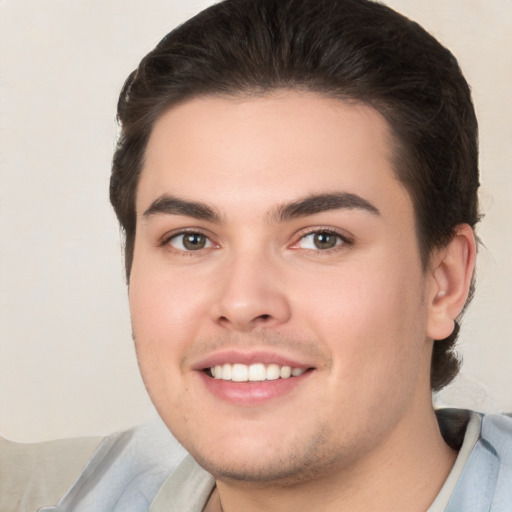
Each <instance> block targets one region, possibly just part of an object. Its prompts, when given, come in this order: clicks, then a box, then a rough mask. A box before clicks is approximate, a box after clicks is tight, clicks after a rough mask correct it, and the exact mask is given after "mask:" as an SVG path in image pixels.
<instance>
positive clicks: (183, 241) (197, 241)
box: [169, 233, 212, 251]
mask: <svg viewBox="0 0 512 512" xmlns="http://www.w3.org/2000/svg"><path fill="white" fill-rule="evenodd" d="M169 245H171V247H174V248H175V249H179V250H180V251H198V250H200V249H205V248H206V247H210V246H211V245H212V243H211V242H210V240H209V239H208V237H207V236H205V235H203V234H202V233H181V234H179V235H174V236H173V237H172V238H171V239H170V240H169Z"/></svg>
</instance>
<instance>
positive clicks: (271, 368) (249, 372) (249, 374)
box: [210, 363, 306, 382]
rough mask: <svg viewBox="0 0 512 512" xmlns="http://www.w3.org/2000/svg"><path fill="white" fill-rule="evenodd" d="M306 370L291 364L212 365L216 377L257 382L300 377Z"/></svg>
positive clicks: (211, 370) (211, 369) (212, 372)
mask: <svg viewBox="0 0 512 512" xmlns="http://www.w3.org/2000/svg"><path fill="white" fill-rule="evenodd" d="M305 371H306V370H305V369H304V368H292V367H291V366H279V365H278V364H267V365H265V364H262V363H256V364H251V365H246V364H238V363H236V364H229V363H226V364H219V365H216V366H212V367H211V368H210V372H211V374H212V376H213V377H215V378H216V379H222V380H232V381H234V382H257V381H262V380H277V379H279V378H281V379H288V378H289V377H298V376H299V375H302V374H303V373H304V372H305Z"/></svg>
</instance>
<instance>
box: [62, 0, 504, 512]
mask: <svg viewBox="0 0 512 512" xmlns="http://www.w3.org/2000/svg"><path fill="white" fill-rule="evenodd" d="M118 112H119V120H120V124H121V130H122V131H121V137H120V140H119V144H118V148H117V151H116V154H115V157H114V164H113V172H112V182H111V199H112V203H113V206H114V209H115V211H116V213H117V215H118V218H119V221H120V223H121V225H122V228H123V230H124V232H125V235H126V273H127V278H128V283H129V297H130V307H131V314H132V323H133V333H134V339H135V345H136V350H137V356H138V360H139V365H140V370H141V373H142V376H143V378H144V381H145V384H146V387H147V389H148V392H149V394H150V396H151V398H152V400H153V402H154V404H155V406H156V408H157V410H158V412H159V414H160V416H161V417H162V419H163V421H164V423H165V425H166V426H167V428H168V429H169V430H170V431H171V432H172V434H173V435H174V436H175V437H176V439H177V440H178V441H179V442H180V443H181V444H182V445H183V447H184V448H185V449H186V450H187V451H188V452H189V454H190V455H187V456H186V457H185V459H184V460H183V461H182V462H181V459H182V458H183V454H182V452H181V451H177V450H179V449H178V448H177V447H175V445H174V444H173V443H174V441H173V440H172V439H169V438H167V437H166V436H165V434H164V435H163V437H162V440H161V441H158V440H157V439H156V438H154V437H153V436H154V434H153V433H152V432H153V431H151V430H150V431H147V430H146V431H138V432H136V433H131V434H130V435H129V436H127V435H122V436H118V437H114V438H112V439H110V440H109V443H107V444H105V445H104V446H103V448H100V450H99V451H98V452H97V454H96V455H95V458H94V459H93V461H91V463H90V465H89V467H88V470H87V471H86V474H85V475H84V476H83V477H82V478H81V480H79V484H78V485H76V486H75V488H74V490H72V491H71V492H70V494H69V495H68V496H67V497H66V498H65V499H64V500H63V502H62V503H61V504H60V508H57V510H93V509H94V510H123V511H126V510H134V511H135V510H137V511H139V510H140V511H142V510H148V509H149V510H150V511H151V512H163V511H167V512H168V511H181V512H183V511H197V512H199V511H203V510H204V511H208V512H213V511H215V512H219V511H224V512H232V511H244V512H252V511H280V512H288V511H310V510H321V511H331V510H332V511H338V512H339V511H345V510H346V511H348V510H350V511H358V510H359V511H363V510H364V511H370V510H372V511H373V510H375V511H377V510H378V511H379V512H385V511H393V512H397V511H407V512H411V511H417V512H425V511H429V512H434V511H441V510H446V511H450V512H455V511H462V510H465V511H466V510H472V511H475V512H476V511H482V512H483V511H484V510H485V511H488V510H492V511H494V512H498V511H500V512H505V511H509V510H511V507H512V505H511V504H512V483H511V475H512V462H511V461H512V450H511V448H510V446H509V444H510V437H509V435H510V431H511V429H512V426H511V425H512V421H511V420H510V419H508V418H507V417H504V416H485V417H482V416H481V415H478V414H476V413H469V412H464V411H444V412H439V413H438V414H437V415H436V413H435V411H434V409H433V407H432V401H431V392H432V389H439V388H441V387H443V386H444V385H446V384H447V383H448V382H450V381H451V380H452V379H453V377H454V376H455V375H456V373H457V371H458V362H457V359H456V358H455V356H454V354H453V353H452V348H453V345H454V343H455V339H456V336H457V331H458V324H457V320H458V319H459V317H460V315H461V313H462V311H463V308H464V306H465V304H466V302H467V300H468V296H469V295H470V290H471V287H472V279H473V269H474V262H475V253H476V249H475V236H474V232H473V230H474V227H475V224H476V223H477V221H478V207H477V189H478V166H477V155H478V152H477V123H476V119H475V115H474V110H473V107H472V103H471V98H470V93H469V88H468V86H467V84H466V82H465V80H464V78H463V77H462V74H461V72H460V70H459V68H458V65H457V63H456V61H455V59H454V57H453V56H452V55H451V54H450V52H449V51H448V50H446V49H445V48H443V47H442V46H441V45H440V44H439V43H438V42H437V41H435V40H434V39H433V38H432V37H431V36H430V35H428V34H427V33H426V32H425V31H424V30H423V29H422V28H421V27H419V26H418V25H416V24H415V23H413V22H411V21H409V20H407V19H406V18H404V17H402V16H400V15H399V14H397V13H395V12H394V11H392V10H390V9H389V8H387V7H385V6H383V5H381V4H378V3H375V2H373V1H368V0H285V1H283V0H225V1H224V2H221V3H219V4H217V5H215V6H213V7H211V8H209V9H207V10H206V11H204V12H203V13H201V14H199V15H198V16H196V17H195V18H193V19H192V20H190V21H189V22H187V23H186V24H184V25H182V26H181V27H179V28H177V29H176V30H174V31H173V32H171V33H170V34H169V35H168V36H166V37H165V38H164V39H163V40H162V42H161V43H160V44H159V45H158V46H157V48H156V49H155V50H153V51H152V52H151V53H150V54H148V55H147V56H146V57H145V58H144V59H143V60H142V62H141V64H140V65H139V67H138V68H137V70H136V71H134V72H133V73H132V74H131V75H130V77H129V78H128V80H127V82H126V84H125V86H124V89H123V91H122V93H121V97H120V101H119V110H118ZM140 432H143V433H142V434H141V433H140ZM144 432H145V433H144ZM158 435H162V434H161V433H160V434H158ZM130 436H131V437H130ZM148 447H149V448H148ZM148 449H152V450H153V451H154V453H152V454H151V455H150V456H148V453H147V450H148ZM142 452H144V459H143V460H142V461H141V458H140V453H142ZM178 463H179V465H178ZM177 465H178V467H177V468H176V466H177ZM91 475H92V476H91ZM120 475H121V476H120Z"/></svg>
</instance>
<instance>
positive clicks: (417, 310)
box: [296, 261, 425, 382]
mask: <svg viewBox="0 0 512 512" xmlns="http://www.w3.org/2000/svg"><path fill="white" fill-rule="evenodd" d="M410 266H411V268H410V269H406V268H404V266H403V265H400V266H398V265H394V264H393V262H392V261H391V262H390V263H388V265H385V266H384V265H381V266H379V267H377V266H376V265H373V266H371V265H360V266H356V265H353V266H351V269H350V272H346V273H345V272H340V273H339V274H338V275H333V276H331V278H330V279H328V280H324V281H320V282H321V283H322V286H318V281H317V282H316V283H315V282H307V283H305V285H304V287H303V289H302V292H301V294H300V295H301V299H299V298H297V300H296V307H297V308H300V310H301V311H302V316H304V317H306V318H308V323H309V325H308V328H309V329H311V330H312V332H314V333H315V335H316V336H317V338H318V339H319V341H320V342H321V343H323V344H325V345H326V346H327V347H326V348H327V350H328V351H329V352H331V353H332V357H333V371H336V372H338V377H339V378H342V379H343V380H346V381H347V382H357V381H359V380H360V378H361V376H362V375H365V377H364V378H366V377H368V376H369V375H374V376H375V379H379V378H382V377H383V376H384V375H386V374H389V373H392V372H394V371H397V370H400V366H401V365H402V364H403V363H404V361H405V362H407V363H408V364H410V363H411V361H410V359H411V357H413V355H414V353H415V352H418V351H419V350H420V348H419V346H418V343H420V342H421V340H422V339H423V337H422V333H423V331H424V329H425V325H424V324H425V318H423V319H422V318H421V317H422V316H425V314H424V312H423V307H422V297H421V289H422V288H421V287H422V283H421V282H422V279H421V272H420V271H418V270H417V269H416V267H414V268H412V265H410ZM298 295H299V294H298V293H297V297H298ZM340 374H341V377H340Z"/></svg>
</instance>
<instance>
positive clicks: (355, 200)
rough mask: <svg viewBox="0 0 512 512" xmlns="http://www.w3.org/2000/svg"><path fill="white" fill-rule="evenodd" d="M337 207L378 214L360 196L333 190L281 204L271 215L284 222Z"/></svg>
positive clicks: (336, 208) (372, 206)
mask: <svg viewBox="0 0 512 512" xmlns="http://www.w3.org/2000/svg"><path fill="white" fill-rule="evenodd" d="M338 209H347V210H365V211H367V212H369V213H372V214H374V215H380V212H379V210H378V208H377V207H376V206H374V205H373V204H372V203H370V202H369V201H367V200H366V199H364V198H362V197H361V196H358V195H357V194H351V193H349V192H334V193H326V194H314V195H309V196H306V197H304V198H303V199H298V200H297V201H293V202H291V203H287V204H284V205H281V206H280V207H279V208H277V209H276V211H275V212H274V213H273V215H272V217H273V218H275V219H276V220H277V221H279V222H284V221H287V220H290V219H295V218H298V217H306V216H307V215H314V214H315V213H321V212H326V211H329V210H338Z"/></svg>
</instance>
